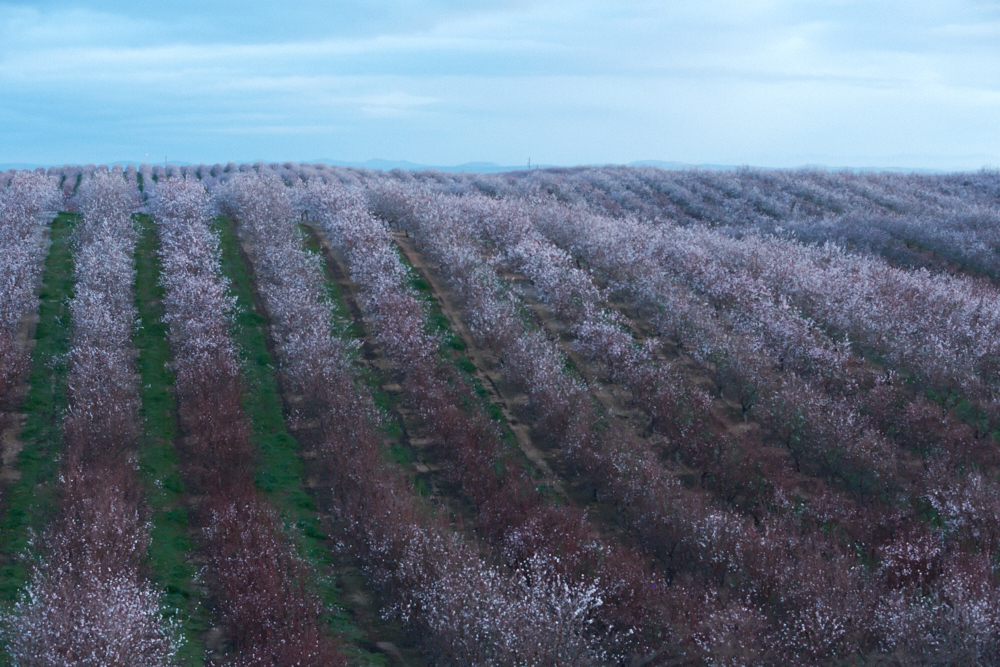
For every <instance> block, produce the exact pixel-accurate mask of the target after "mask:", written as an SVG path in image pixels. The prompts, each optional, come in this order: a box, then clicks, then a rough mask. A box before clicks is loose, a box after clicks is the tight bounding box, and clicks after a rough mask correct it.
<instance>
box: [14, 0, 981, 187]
mask: <svg viewBox="0 0 1000 667" xmlns="http://www.w3.org/2000/svg"><path fill="white" fill-rule="evenodd" d="M147 154H148V156H149V157H148V158H147V157H146V155H147ZM164 156H167V157H169V158H170V160H171V161H186V162H196V163H197V162H208V163H214V162H227V161H230V160H232V161H236V162H241V161H248V160H257V159H263V160H267V161H285V160H293V161H301V160H312V159H317V158H330V159H335V160H358V161H361V160H367V159H370V158H385V159H394V160H395V159H401V160H410V161H413V162H419V163H423V164H435V165H449V164H459V163H463V162H470V161H490V162H496V163H500V164H508V165H519V164H525V163H526V162H527V160H528V158H529V157H530V158H531V160H532V162H534V163H539V162H540V163H546V164H562V165H572V164H604V163H627V162H631V161H635V160H646V159H652V160H669V161H680V162H687V163H694V164H701V163H716V164H750V165H759V166H773V167H790V166H797V165H803V164H825V165H829V166H856V167H869V166H876V167H878V166H883V167H885V166H903V167H914V168H935V169H978V168H980V167H983V166H994V167H996V166H1000V0H938V1H933V0H857V1H855V0H794V1H793V0H785V1H782V0H771V1H766V0H691V1H671V0H648V1H645V0H616V1H614V2H610V1H608V2H597V1H591V0H531V1H527V0H523V1H522V0H490V1H488V2H487V1H480V0H451V1H449V0H401V1H389V0H326V1H324V2H313V1H312V0H294V1H293V2H287V3H286V2H281V3H278V2H255V1H253V0H240V1H235V0H208V1H206V0H197V1H193V0H166V1H159V2H156V1H154V2H149V1H148V0H147V1H142V0H140V1H138V2H137V1H136V0H129V1H128V2H125V1H124V0H105V1H104V2H100V3H98V2H87V1H84V0H80V1H72V0H66V1H59V0H55V1H52V2H30V3H17V2H15V3H10V2H3V1H2V0H0V164H2V163H15V162H23V163H35V164H62V163H67V162H69V163H88V162H97V163H101V162H111V161H117V160H130V161H144V160H149V161H151V162H156V161H161V162H162V161H163V159H164Z"/></svg>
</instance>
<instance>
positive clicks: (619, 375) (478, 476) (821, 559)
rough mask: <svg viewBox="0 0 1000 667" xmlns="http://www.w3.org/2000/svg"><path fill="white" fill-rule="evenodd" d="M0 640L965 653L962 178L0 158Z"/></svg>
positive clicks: (974, 642) (768, 655)
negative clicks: (9, 166) (10, 167)
mask: <svg viewBox="0 0 1000 667" xmlns="http://www.w3.org/2000/svg"><path fill="white" fill-rule="evenodd" d="M0 435H2V438H0V442H2V452H0V454H2V456H0V663H3V664H9V665H32V666H35V665H38V666H53V667H54V666H56V665H59V666H64V665H77V664H80V665H246V666H261V667H263V666H264V665H267V666H274V665H278V666H288V667H291V666H293V665H294V666H316V667H319V666H321V665H355V664H357V665H369V664H374V665H425V664H441V665H526V666H527V665H530V666H554V665H622V666H626V665H635V666H637V665H875V664H879V665H956V664H962V665H981V664H983V665H985V664H996V663H997V662H1000V570H998V568H1000V456H998V454H1000V174H997V173H994V172H986V171H984V172H979V173H968V174H952V175H936V176H926V175H919V176H918V175H905V174H856V173H849V172H827V171H817V170H796V171H764V170H752V169H740V170H733V171H700V170H688V171H664V170H661V169H655V168H624V167H621V168H619V167H603V168H573V169H545V170H530V171H522V172H508V173H501V174H493V175H482V174H450V173H441V172H436V171H426V172H404V171H400V170H394V171H392V172H377V171H369V170H363V169H348V168H334V167H329V166H327V165H323V164H315V165H311V164H295V163H284V164H264V163H256V164H252V165H236V164H233V163H230V164H228V165H200V166H184V167H178V166H166V167H159V166H157V167H151V166H149V165H142V166H141V167H131V166H130V167H128V168H126V169H122V168H121V167H120V166H115V167H114V168H110V169H109V168H107V167H96V166H94V165H88V166H82V167H73V166H66V167H58V168H51V169H48V170H45V169H38V170H35V171H34V172H26V171H9V172H5V173H0Z"/></svg>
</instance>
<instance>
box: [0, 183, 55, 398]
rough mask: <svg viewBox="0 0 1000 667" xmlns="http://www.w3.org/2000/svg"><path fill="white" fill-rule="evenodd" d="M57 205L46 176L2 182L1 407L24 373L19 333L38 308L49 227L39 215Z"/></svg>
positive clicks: (0, 199) (23, 354)
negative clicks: (39, 288) (30, 314)
mask: <svg viewBox="0 0 1000 667" xmlns="http://www.w3.org/2000/svg"><path fill="white" fill-rule="evenodd" d="M58 204H59V191H58V190H57V189H56V183H54V182H53V180H52V179H50V178H48V177H46V176H42V175H40V174H35V173H32V172H26V171H21V172H15V173H14V174H12V175H10V176H9V178H8V174H4V175H3V177H2V178H0V403H3V401H4V399H5V397H6V394H7V391H8V390H9V389H10V387H11V385H12V384H13V383H14V382H15V381H16V379H17V377H18V376H19V375H20V374H21V373H22V372H23V371H24V369H25V364H26V362H27V357H26V355H25V350H23V349H22V348H21V347H20V346H19V345H18V344H17V332H18V328H19V326H20V323H21V318H22V317H24V315H26V314H27V313H29V312H31V311H33V310H34V309H35V306H36V303H37V298H36V296H35V290H36V287H37V283H38V279H39V277H40V275H41V272H42V259H43V257H44V256H45V247H44V239H43V230H44V223H45V222H47V221H46V220H43V219H42V215H43V214H47V213H48V212H50V211H51V210H53V209H55V208H56V207H57V206H58Z"/></svg>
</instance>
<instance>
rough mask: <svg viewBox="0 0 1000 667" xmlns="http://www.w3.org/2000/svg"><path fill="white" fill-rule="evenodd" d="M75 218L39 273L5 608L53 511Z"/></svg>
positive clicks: (57, 234) (57, 230)
mask: <svg viewBox="0 0 1000 667" xmlns="http://www.w3.org/2000/svg"><path fill="white" fill-rule="evenodd" d="M79 218H80V216H79V215H76V214H72V213H60V214H59V215H58V216H56V218H55V220H53V221H52V226H51V228H50V230H49V235H50V238H51V241H52V244H51V246H50V248H49V253H48V256H47V257H46V259H45V269H44V272H43V274H42V290H41V292H40V294H39V296H40V305H39V321H38V327H37V328H36V329H35V347H34V349H33V350H32V353H31V370H30V375H29V378H28V382H29V389H28V395H27V397H26V398H25V401H24V404H23V406H22V408H21V409H22V410H23V411H24V412H25V413H27V415H28V418H27V421H26V423H25V426H24V430H23V431H22V433H21V439H22V441H23V442H24V449H22V450H21V453H20V455H19V456H18V460H17V466H18V470H19V471H20V473H21V477H20V479H19V480H17V481H16V482H11V483H10V484H9V485H8V486H7V487H6V489H4V498H3V504H4V512H3V517H2V518H0V602H2V604H3V605H4V606H5V607H9V606H10V605H11V604H12V603H13V602H15V601H16V600H17V597H18V595H19V594H20V591H21V590H23V588H24V586H25V585H26V584H27V581H28V571H27V568H26V567H25V563H24V561H23V560H22V559H21V555H23V554H24V553H25V551H26V550H27V548H28V540H29V537H30V535H31V533H32V532H36V533H37V532H38V531H39V530H40V529H41V528H42V527H43V526H44V525H45V524H46V522H47V521H48V520H49V518H50V517H51V516H52V514H53V512H54V511H55V504H56V492H57V489H58V474H59V462H58V460H57V457H58V454H59V450H60V447H61V443H62V429H61V416H62V412H63V410H64V409H65V408H66V400H67V399H66V373H67V370H68V363H67V362H68V358H67V355H68V353H69V350H70V344H71V341H70V337H71V334H72V327H71V326H70V324H71V323H70V310H69V301H70V299H71V298H72V296H73V289H74V284H75V283H74V279H73V250H72V247H71V239H72V235H73V230H74V229H75V228H76V224H77V222H78V221H79ZM0 648H2V647H0ZM8 662H9V656H7V654H6V651H4V650H0V664H8Z"/></svg>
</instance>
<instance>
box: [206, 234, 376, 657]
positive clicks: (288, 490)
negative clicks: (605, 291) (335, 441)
mask: <svg viewBox="0 0 1000 667" xmlns="http://www.w3.org/2000/svg"><path fill="white" fill-rule="evenodd" d="M214 229H215V231H216V232H217V233H218V234H219V236H220V240H221V250H222V272H223V274H224V275H225V276H226V277H227V278H228V279H229V280H230V285H229V289H230V293H231V294H232V295H234V296H235V297H236V299H237V302H236V309H235V313H234V316H235V317H234V326H233V329H232V336H233V340H234V341H235V342H236V344H237V346H238V347H239V349H240V356H241V361H242V363H243V380H244V383H245V392H244V396H243V409H244V410H245V411H246V413H247V416H248V417H249V418H250V421H251V423H252V425H253V440H254V445H255V447H256V450H257V454H258V457H259V458H258V462H257V470H256V475H255V481H256V484H257V488H258V489H259V490H260V491H261V492H262V493H263V494H264V496H265V497H266V498H267V499H268V500H269V501H270V502H271V503H272V504H273V505H274V507H275V508H276V509H277V510H278V511H279V512H280V513H281V514H282V516H283V517H284V518H285V521H286V522H287V523H288V524H291V525H292V526H294V528H295V537H296V540H297V542H298V545H299V549H300V553H301V555H302V556H303V557H304V558H306V559H307V560H308V561H309V562H310V563H312V564H313V565H314V567H315V568H316V571H317V572H319V573H322V572H323V571H324V570H325V569H327V568H328V567H329V566H330V565H332V564H333V559H332V557H331V553H330V551H329V550H328V549H327V548H326V546H324V545H323V544H322V541H323V540H325V539H327V536H326V534H325V533H324V531H323V529H322V527H321V525H320V522H319V519H318V516H317V508H316V503H315V502H314V501H313V499H312V497H311V496H310V494H309V493H308V492H307V491H306V489H305V488H304V487H303V481H304V480H305V470H304V467H303V462H302V459H301V457H299V455H298V454H299V444H298V442H297V441H296V440H295V438H293V437H292V435H291V433H289V431H288V429H287V428H286V426H285V415H284V412H283V408H282V405H283V403H282V397H281V393H280V391H279V388H278V379H277V373H276V369H275V364H274V360H273V358H272V356H271V353H270V351H269V350H268V346H267V342H268V337H267V329H266V325H267V319H266V318H265V317H264V316H263V315H261V314H260V313H259V312H258V311H257V308H256V305H255V298H254V292H253V284H252V281H251V274H250V270H249V267H248V266H247V264H246V262H245V260H244V258H243V257H242V256H241V255H240V251H239V244H238V241H237V238H236V234H235V231H234V228H233V221H232V220H231V219H229V218H226V217H219V218H216V220H215V224H214ZM315 585H316V592H317V593H318V594H319V596H320V599H322V600H323V602H324V603H325V604H326V606H327V608H328V609H336V611H332V612H331V613H330V616H329V618H328V619H327V620H328V622H329V624H330V627H331V629H332V630H333V631H334V632H335V633H337V634H339V635H341V636H342V637H343V638H344V640H345V641H346V642H347V643H349V644H351V645H352V646H353V648H354V649H355V658H356V660H357V661H358V662H360V663H363V664H380V663H382V661H383V658H382V657H381V656H379V655H376V654H371V653H368V652H365V651H364V650H363V649H361V648H359V647H358V644H359V643H360V642H361V641H363V640H364V637H363V634H362V633H361V632H360V631H359V630H358V629H357V628H356V627H354V626H353V625H352V624H351V622H350V619H349V617H348V615H347V614H346V613H345V612H343V611H342V610H340V601H339V599H340V594H339V589H338V587H337V584H336V582H335V581H334V580H333V578H332V577H323V576H321V577H317V579H316V581H315Z"/></svg>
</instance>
